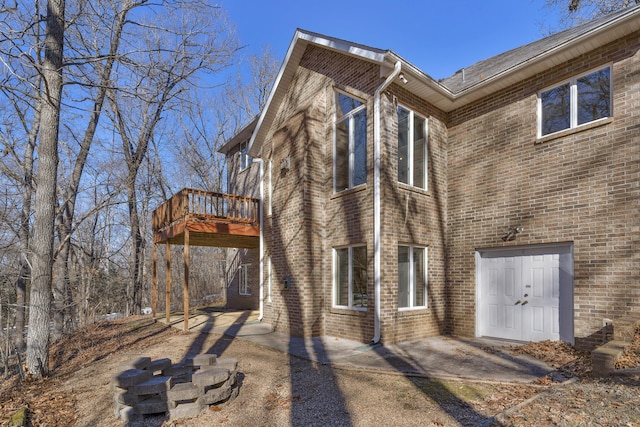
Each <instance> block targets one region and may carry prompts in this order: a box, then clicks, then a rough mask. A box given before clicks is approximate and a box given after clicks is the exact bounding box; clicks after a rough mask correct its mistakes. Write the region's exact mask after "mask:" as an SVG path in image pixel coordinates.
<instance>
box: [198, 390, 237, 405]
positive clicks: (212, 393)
mask: <svg viewBox="0 0 640 427" xmlns="http://www.w3.org/2000/svg"><path fill="white" fill-rule="evenodd" d="M232 391H233V390H232V388H231V387H218V388H212V389H211V390H209V391H207V392H206V393H205V394H204V396H202V402H203V403H204V404H206V405H215V404H216V403H219V402H222V401H224V400H227V399H228V398H229V397H231V392H232Z"/></svg>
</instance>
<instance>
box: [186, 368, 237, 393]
mask: <svg viewBox="0 0 640 427" xmlns="http://www.w3.org/2000/svg"><path fill="white" fill-rule="evenodd" d="M228 379H229V370H228V369H225V368H217V369H208V370H206V371H198V372H195V373H194V374H193V384H195V385H196V386H197V387H199V388H200V389H204V388H206V387H210V386H215V385H218V384H222V383H224V382H225V381H227V380H228Z"/></svg>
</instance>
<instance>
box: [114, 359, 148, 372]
mask: <svg viewBox="0 0 640 427" xmlns="http://www.w3.org/2000/svg"><path fill="white" fill-rule="evenodd" d="M150 363H151V358H150V357H138V358H137V359H131V360H129V361H128V362H125V363H123V364H122V365H120V370H121V371H125V370H127V369H144V368H146V367H147V366H149V364H150Z"/></svg>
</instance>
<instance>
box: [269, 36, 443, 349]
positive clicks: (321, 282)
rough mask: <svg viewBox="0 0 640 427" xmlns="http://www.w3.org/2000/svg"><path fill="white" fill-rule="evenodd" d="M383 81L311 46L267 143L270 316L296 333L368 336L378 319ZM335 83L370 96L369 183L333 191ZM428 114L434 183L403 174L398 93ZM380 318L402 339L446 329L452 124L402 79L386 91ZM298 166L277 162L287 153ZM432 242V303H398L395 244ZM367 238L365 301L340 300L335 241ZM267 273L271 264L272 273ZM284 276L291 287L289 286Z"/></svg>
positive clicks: (392, 338)
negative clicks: (378, 96) (376, 177)
mask: <svg viewBox="0 0 640 427" xmlns="http://www.w3.org/2000/svg"><path fill="white" fill-rule="evenodd" d="M380 83H382V79H381V78H380V71H379V69H378V67H377V66H374V65H372V64H369V63H366V62H364V61H361V60H358V59H354V58H349V57H345V56H343V55H340V54H338V53H335V52H330V51H327V50H324V49H319V48H315V47H310V48H308V49H307V52H306V53H305V55H304V57H303V59H302V61H301V67H300V68H299V69H298V72H297V74H296V76H295V78H294V81H293V83H292V85H291V87H290V89H289V92H288V94H287V97H286V99H285V101H284V102H283V103H282V106H281V109H280V111H279V112H278V115H277V117H276V120H275V122H274V123H275V124H274V126H273V128H272V131H271V132H269V136H268V138H267V140H266V143H265V145H264V146H263V152H264V153H267V154H266V156H265V157H269V161H270V162H271V165H272V172H271V174H270V175H271V181H269V177H267V182H266V188H272V191H273V194H272V197H273V198H272V200H271V201H270V200H269V197H271V196H270V195H268V196H267V200H266V201H265V202H266V204H267V205H268V204H269V203H271V205H272V208H273V212H272V215H271V216H270V217H268V218H267V221H266V224H265V236H268V237H267V242H268V243H267V246H268V256H270V257H271V262H272V277H271V280H272V294H271V295H272V301H271V302H268V303H265V321H267V322H269V323H271V324H272V325H274V326H275V327H276V328H277V329H279V330H283V331H286V332H288V333H291V334H294V335H317V334H326V335H332V336H340V337H344V338H349V339H354V340H359V341H363V342H368V341H369V340H370V339H371V338H372V337H373V334H374V324H373V311H374V309H373V304H372V303H373V297H374V289H373V285H374V283H373V277H374V271H373V250H374V249H373V233H374V230H373V92H374V90H375V88H376V87H377V86H378V85H379V84H380ZM336 88H339V89H340V90H343V91H345V92H346V93H348V94H349V95H350V96H353V97H356V98H359V99H363V100H364V101H365V102H366V105H367V127H368V146H367V173H368V176H367V184H366V185H364V186H360V187H357V188H355V189H352V190H347V191H344V192H340V193H337V194H334V193H333V163H332V155H333V117H334V111H335V106H334V91H335V89H336ZM398 98H400V99H402V101H401V102H402V103H403V105H406V106H408V107H410V108H414V109H415V110H416V111H418V112H419V113H421V114H423V115H425V116H427V117H429V120H430V122H429V136H430V140H429V168H430V173H429V190H428V191H421V190H416V189H412V188H409V187H407V186H402V185H399V184H398V183H397V144H396V141H397V137H396V134H397V125H396V101H397V99H398ZM382 108H383V110H384V113H383V126H382V145H383V153H382V159H383V164H384V165H383V176H382V180H383V183H384V184H383V189H382V190H383V195H382V197H383V201H382V204H383V211H382V218H383V223H382V230H381V232H382V239H383V248H382V260H383V261H382V265H383V267H382V275H383V279H382V280H383V282H382V288H383V291H382V319H381V327H382V333H383V341H385V342H396V341H404V340H410V339H416V338H421V337H425V336H430V335H435V334H438V333H441V332H442V331H444V327H445V323H446V310H445V300H446V298H445V268H444V254H445V251H444V236H445V228H446V221H445V220H444V216H445V213H446V199H447V196H446V193H447V189H446V159H447V156H446V128H445V124H444V119H445V116H444V114H443V113H441V112H439V111H437V110H435V109H433V108H431V107H430V106H428V105H426V104H425V103H424V102H422V101H421V100H419V99H418V98H416V97H414V96H412V95H411V94H409V93H408V92H406V91H404V90H403V89H402V88H400V87H396V86H393V87H392V88H391V89H390V90H389V91H388V94H387V95H385V96H384V97H383V107H382ZM287 157H289V158H290V164H291V169H290V170H287V171H281V170H280V164H281V163H282V162H283V160H284V159H285V158H287ZM399 243H403V244H407V243H413V244H416V245H424V246H427V247H428V250H429V260H428V272H429V288H428V301H429V307H428V308H427V309H425V310H416V311H411V312H402V313H400V312H398V302H397V301H398V295H397V277H398V270H397V248H398V244H399ZM347 245H365V246H366V248H367V258H368V261H369V264H368V271H367V275H368V282H369V285H368V289H367V293H368V298H369V301H370V306H369V308H368V310H366V311H357V310H345V309H339V308H334V307H333V304H332V295H333V294H332V286H333V277H332V267H333V266H332V255H333V248H336V247H344V246H347ZM265 274H266V273H265ZM285 276H290V277H291V278H292V284H293V286H292V288H291V289H288V290H285V289H283V282H284V278H285Z"/></svg>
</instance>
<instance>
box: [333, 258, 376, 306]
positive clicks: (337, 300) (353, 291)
mask: <svg viewBox="0 0 640 427" xmlns="http://www.w3.org/2000/svg"><path fill="white" fill-rule="evenodd" d="M333 266H334V267H333V269H334V305H335V306H338V307H346V308H355V309H365V308H366V307H367V305H368V296H367V283H368V281H367V248H366V246H350V247H347V248H338V249H335V250H334V261H333Z"/></svg>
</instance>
